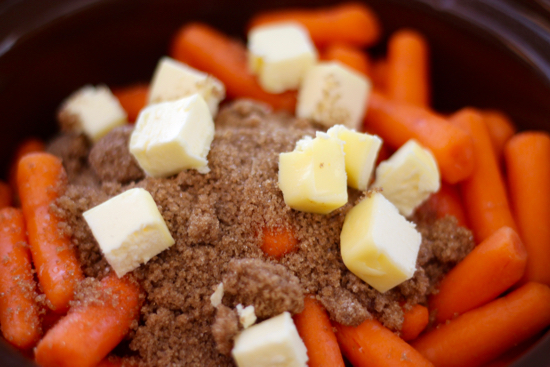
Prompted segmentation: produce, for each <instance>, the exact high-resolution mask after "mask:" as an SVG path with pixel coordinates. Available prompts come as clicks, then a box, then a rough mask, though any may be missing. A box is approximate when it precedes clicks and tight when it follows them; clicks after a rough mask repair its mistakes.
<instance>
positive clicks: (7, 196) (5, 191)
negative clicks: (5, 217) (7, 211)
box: [0, 181, 13, 209]
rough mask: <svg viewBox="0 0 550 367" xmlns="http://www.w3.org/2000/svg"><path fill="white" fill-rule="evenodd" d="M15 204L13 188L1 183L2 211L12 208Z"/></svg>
mask: <svg viewBox="0 0 550 367" xmlns="http://www.w3.org/2000/svg"><path fill="white" fill-rule="evenodd" d="M12 203H13V195H12V192H11V187H10V185H8V184H7V183H5V182H3V181H0V209H1V208H5V207H7V206H11V205H12Z"/></svg>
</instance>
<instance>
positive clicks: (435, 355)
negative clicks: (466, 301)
mask: <svg viewBox="0 0 550 367" xmlns="http://www.w3.org/2000/svg"><path fill="white" fill-rule="evenodd" d="M549 304H550V288H548V287H547V286H546V285H544V284H540V283H527V284H525V285H524V286H522V287H521V288H519V289H517V290H515V291H513V292H512V293H510V294H508V295H506V296H505V297H502V298H499V299H497V300H494V301H492V302H491V303H488V304H486V305H485V306H482V307H479V308H477V309H474V310H472V311H469V312H466V313H464V314H462V315H461V316H459V317H458V318H456V319H454V320H452V321H449V322H448V323H446V324H443V325H441V326H440V327H439V328H436V329H433V330H431V331H430V332H428V333H426V334H424V335H422V336H420V337H419V338H418V339H416V341H414V342H413V343H412V346H413V347H414V348H416V349H417V350H418V351H419V352H420V353H422V354H423V355H424V356H425V357H426V358H428V359H429V360H430V361H432V362H433V364H434V365H436V366H438V367H439V366H441V367H453V366H457V367H458V366H471V367H475V366H480V365H482V364H483V363H486V362H489V361H490V360H492V359H494V358H496V357H498V356H499V355H500V354H502V353H503V352H505V351H506V350H507V349H509V348H511V347H512V346H514V345H516V344H518V343H520V342H521V341H523V340H525V339H527V338H529V337H531V336H532V335H535V334H536V333H538V332H539V331H542V330H543V329H544V328H545V327H547V326H548V325H550V307H548V305H549Z"/></svg>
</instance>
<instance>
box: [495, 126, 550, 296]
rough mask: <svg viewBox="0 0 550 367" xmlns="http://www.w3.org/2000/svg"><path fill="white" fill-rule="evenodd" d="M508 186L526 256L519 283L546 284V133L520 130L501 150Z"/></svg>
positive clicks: (549, 218) (549, 258) (549, 277)
mask: <svg viewBox="0 0 550 367" xmlns="http://www.w3.org/2000/svg"><path fill="white" fill-rule="evenodd" d="M504 156H505V161H506V167H507V172H508V187H509V190H510V199H511V203H512V207H513V210H514V214H515V218H516V220H517V224H518V226H519V231H520V232H519V233H520V235H521V237H522V239H523V243H524V244H525V247H526V248H527V253H528V254H529V257H528V259H527V269H526V271H525V275H524V277H523V279H522V282H526V281H535V282H540V283H544V284H546V285H549V286H550V268H549V267H548V264H550V226H549V225H548V224H549V223H550V158H549V157H550V135H549V134H548V133H546V132H524V133H519V134H518V135H516V136H514V137H513V138H512V139H510V141H509V142H508V144H506V147H505V149H504Z"/></svg>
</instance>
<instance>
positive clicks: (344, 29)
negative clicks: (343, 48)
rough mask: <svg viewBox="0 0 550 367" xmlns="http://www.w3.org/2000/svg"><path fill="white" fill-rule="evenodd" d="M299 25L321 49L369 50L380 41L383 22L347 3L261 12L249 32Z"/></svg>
mask: <svg viewBox="0 0 550 367" xmlns="http://www.w3.org/2000/svg"><path fill="white" fill-rule="evenodd" d="M291 21H293V22H298V23H300V24H302V25H303V26H304V27H305V28H306V29H307V30H308V32H309V35H310V37H311V40H312V41H313V43H315V45H316V46H317V47H323V46H326V45H328V44H331V43H345V44H349V45H353V46H359V47H365V46H371V45H373V44H375V43H376V42H377V41H378V39H379V38H380V34H381V30H380V22H379V20H378V18H377V16H376V15H375V14H374V13H373V12H372V10H371V9H370V8H369V7H367V6H366V5H364V4H360V3H346V4H341V5H336V6H332V7H325V8H318V9H315V10H310V9H287V10H279V11H269V12H265V13H260V14H258V15H256V16H255V17H254V18H252V20H251V22H250V23H249V26H248V29H251V28H254V27H257V26H260V25H266V24H270V23H278V22H291Z"/></svg>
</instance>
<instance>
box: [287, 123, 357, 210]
mask: <svg viewBox="0 0 550 367" xmlns="http://www.w3.org/2000/svg"><path fill="white" fill-rule="evenodd" d="M342 145H343V142H342V141H341V140H339V139H336V138H332V137H330V136H329V135H327V134H326V133H323V132H317V137H316V138H315V139H312V138H310V137H306V138H304V139H302V140H300V141H298V143H296V149H294V151H292V152H288V153H281V154H280V155H279V188H280V189H281V191H282V192H283V196H284V200H285V203H286V204H287V205H288V206H290V207H291V208H293V209H296V210H301V211H304V212H310V213H319V214H328V213H330V212H331V211H333V210H335V209H337V208H339V207H341V206H342V205H344V204H346V203H347V202H348V190H347V184H346V182H347V177H346V164H345V159H344V150H343V147H342Z"/></svg>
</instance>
